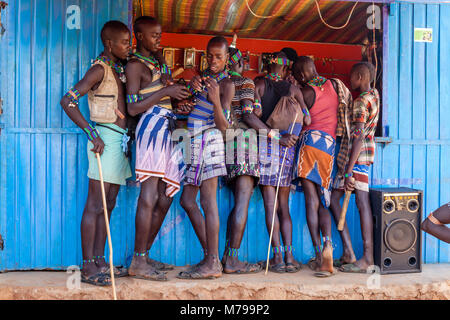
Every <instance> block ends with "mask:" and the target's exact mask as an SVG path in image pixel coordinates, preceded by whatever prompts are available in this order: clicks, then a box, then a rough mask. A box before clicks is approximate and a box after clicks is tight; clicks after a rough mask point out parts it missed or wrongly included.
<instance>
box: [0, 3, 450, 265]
mask: <svg viewBox="0 0 450 320" xmlns="http://www.w3.org/2000/svg"><path fill="white" fill-rule="evenodd" d="M74 4H75V5H79V6H80V9H81V29H80V30H68V29H67V28H66V9H67V7H68V6H70V5H74ZM128 15H129V11H128V1H126V0H119V1H116V0H114V1H113V0H96V1H88V0H63V1H56V0H20V1H10V3H9V6H8V8H7V10H6V11H3V12H2V18H3V19H2V21H3V23H4V24H5V27H6V29H7V32H6V33H5V35H4V36H3V37H2V38H1V39H0V72H1V74H0V94H1V98H2V99H3V100H4V106H3V109H4V114H3V115H1V116H0V127H1V128H2V131H1V134H0V182H1V187H0V233H1V234H2V236H3V238H4V240H5V250H4V251H0V271H2V270H24V269H47V268H49V269H63V268H65V267H67V266H69V265H73V264H78V263H79V262H80V260H81V242H80V222H81V217H82V211H83V208H84V203H85V200H86V196H87V186H88V179H87V176H86V173H87V160H86V152H87V151H86V138H85V136H84V135H83V134H82V133H81V131H80V130H79V129H78V128H76V126H75V125H74V124H73V123H72V122H71V121H70V119H69V118H68V117H67V116H66V115H65V114H64V113H63V110H62V109H61V107H60V106H59V100H60V98H61V95H62V94H63V93H64V92H65V91H66V90H67V89H68V88H69V87H70V86H71V85H73V84H74V83H75V82H76V81H77V80H78V79H79V78H80V77H81V76H82V75H83V74H84V73H85V72H86V70H87V69H88V68H89V66H90V62H91V59H93V58H95V56H96V55H98V54H99V53H100V52H101V50H102V45H101V42H100V40H99V33H100V29H101V27H102V26H103V24H104V22H106V21H107V20H110V19H119V20H122V21H123V22H125V23H127V22H128ZM449 18H450V5H445V4H441V5H439V4H411V3H395V4H393V5H391V10H390V15H389V17H388V19H387V20H386V21H385V26H389V33H388V34H387V36H386V39H387V43H385V47H386V52H385V58H387V60H386V65H387V66H388V68H385V69H384V70H385V75H384V79H385V90H384V97H385V101H386V104H387V110H385V115H386V119H385V122H386V124H387V125H388V126H389V135H390V136H391V137H392V138H393V143H392V144H389V145H386V146H384V145H383V144H378V145H377V153H376V161H375V164H374V166H373V168H372V182H373V184H374V185H378V186H386V187H396V186H406V187H414V188H418V189H422V190H424V191H425V210H424V217H425V216H426V214H428V213H429V212H430V211H431V210H434V209H435V208H437V207H438V206H439V205H441V204H443V203H445V202H447V201H449V200H450V163H449V162H450V160H449V156H448V155H449V152H450V143H449V141H450V126H448V125H446V124H448V123H449V122H450V113H449V112H448V110H447V108H448V105H449V104H450V94H449V92H450V73H449V72H448V70H450V65H449V64H450V62H449V59H448V54H449V52H450V47H449V46H450V41H449V40H450V39H449V37H450V34H449V33H448V32H443V31H442V30H450V22H449V21H450V19H449ZM414 27H432V28H433V36H434V41H433V43H428V44H424V43H415V42H413V29H414ZM81 109H82V112H83V114H84V115H86V116H87V115H88V108H87V101H86V99H85V98H83V99H82V101H81ZM138 195H139V188H137V187H135V186H133V185H130V186H127V187H124V188H122V189H121V191H120V193H119V196H118V201H117V206H116V208H115V210H114V212H113V215H112V219H111V231H112V235H113V246H114V262H115V263H116V264H127V263H129V261H130V257H131V255H132V252H133V246H134V218H135V209H136V205H137V197H138ZM179 199H180V194H177V195H176V196H175V198H174V202H173V206H172V208H171V209H170V211H169V213H168V215H167V218H166V220H165V221H164V224H163V226H162V229H161V231H160V234H159V235H158V237H157V239H156V241H155V243H154V246H153V248H152V251H151V256H152V257H153V258H156V259H159V260H162V261H164V262H169V263H174V264H176V265H185V264H192V263H196V262H198V261H199V260H200V259H201V257H202V250H201V246H200V244H199V241H198V240H197V237H196V235H195V233H194V231H193V228H192V226H191V223H190V221H189V219H188V218H187V215H186V213H185V212H184V211H183V209H182V208H181V207H180V205H179ZM218 205H219V211H220V224H221V229H220V242H219V252H220V253H222V252H223V249H224V244H225V239H224V238H225V229H226V221H227V217H228V213H229V212H230V211H231V209H232V206H233V196H232V193H231V192H230V190H229V189H228V188H227V187H226V186H224V185H220V187H219V190H218ZM304 206H305V202H304V196H303V194H301V193H296V194H292V195H291V200H290V208H291V215H292V221H293V226H294V234H293V239H294V245H295V248H296V249H295V251H294V255H295V256H296V258H297V259H299V260H301V261H302V262H306V261H307V260H308V259H309V258H310V257H311V256H312V255H313V248H312V244H311V239H310V235H309V231H308V227H307V224H306V218H305V210H304ZM348 225H349V229H350V232H351V236H352V239H353V241H354V245H355V251H356V254H357V256H361V254H362V248H361V244H362V240H361V232H360V230H359V228H360V227H359V226H360V221H359V215H358V211H357V209H356V205H355V203H354V198H353V197H352V201H351V204H350V207H349V212H348ZM268 238H269V237H268V234H267V231H266V226H265V220H264V210H263V202H262V197H261V193H260V192H259V190H255V192H254V194H253V196H252V199H251V205H250V208H249V217H248V225H247V228H246V231H245V234H244V237H243V242H242V246H241V252H240V256H241V257H242V258H243V259H247V260H249V261H251V262H256V261H259V260H262V259H264V258H265V256H266V253H267V243H268ZM333 239H334V241H335V247H336V250H335V256H336V257H339V256H340V254H341V253H342V246H341V241H340V239H339V236H338V233H337V230H336V227H335V226H334V225H333ZM423 244H424V250H423V256H424V261H425V262H427V263H436V262H450V247H449V245H447V244H445V243H443V242H440V241H437V240H436V239H435V238H433V237H430V236H426V235H425V236H424V241H423Z"/></svg>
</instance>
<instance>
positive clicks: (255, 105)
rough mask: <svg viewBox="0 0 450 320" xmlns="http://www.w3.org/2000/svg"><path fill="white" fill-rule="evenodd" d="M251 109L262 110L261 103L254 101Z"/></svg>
mask: <svg viewBox="0 0 450 320" xmlns="http://www.w3.org/2000/svg"><path fill="white" fill-rule="evenodd" d="M253 108H255V109H261V108H262V106H261V102H259V100H258V99H255V102H254V103H253Z"/></svg>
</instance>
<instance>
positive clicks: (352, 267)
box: [340, 256, 373, 273]
mask: <svg viewBox="0 0 450 320" xmlns="http://www.w3.org/2000/svg"><path fill="white" fill-rule="evenodd" d="M371 265H373V259H370V258H367V257H365V256H363V257H362V258H361V259H359V260H358V261H356V262H354V263H350V264H344V265H343V266H342V267H341V268H340V270H341V271H343V272H353V273H366V272H367V269H368V268H369V267H370V266H371Z"/></svg>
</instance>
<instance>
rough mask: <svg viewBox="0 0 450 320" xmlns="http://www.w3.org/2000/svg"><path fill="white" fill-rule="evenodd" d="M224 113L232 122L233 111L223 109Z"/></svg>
mask: <svg viewBox="0 0 450 320" xmlns="http://www.w3.org/2000/svg"><path fill="white" fill-rule="evenodd" d="M223 115H224V116H225V118H226V119H227V121H228V122H231V112H230V110H227V109H225V110H223Z"/></svg>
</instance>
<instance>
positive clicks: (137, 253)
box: [134, 251, 147, 257]
mask: <svg viewBox="0 0 450 320" xmlns="http://www.w3.org/2000/svg"><path fill="white" fill-rule="evenodd" d="M146 255H147V251H146V252H142V253H139V252H135V253H134V256H135V257H145V256H146Z"/></svg>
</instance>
